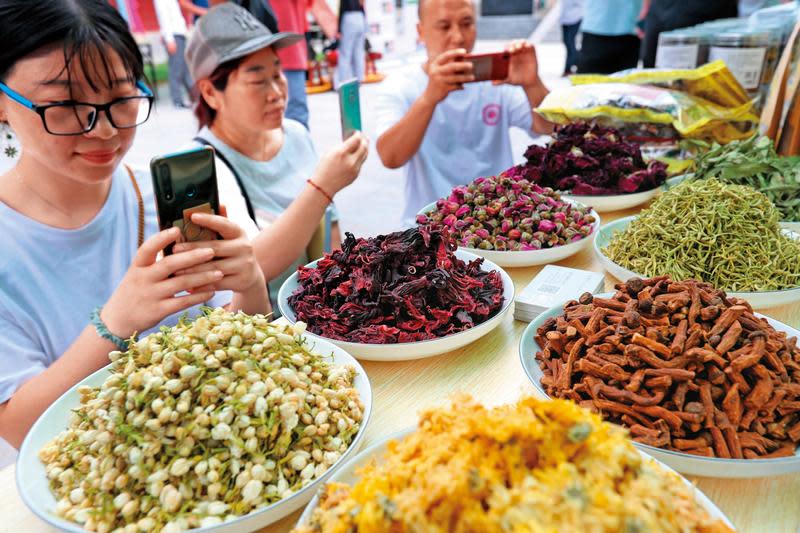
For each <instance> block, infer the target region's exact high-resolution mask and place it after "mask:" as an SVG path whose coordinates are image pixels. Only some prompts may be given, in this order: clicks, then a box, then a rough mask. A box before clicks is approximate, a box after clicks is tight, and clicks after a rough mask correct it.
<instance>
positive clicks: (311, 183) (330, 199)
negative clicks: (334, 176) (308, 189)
mask: <svg viewBox="0 0 800 533" xmlns="http://www.w3.org/2000/svg"><path fill="white" fill-rule="evenodd" d="M306 183H308V184H309V185H311V186H312V187H314V188H315V189H317V190H318V191H319V192H320V193H321V194H322V196H324V197H325V198H327V199H328V202H330V203H333V197H332V196H331V195H330V194H328V193H326V192H325V191H324V190H322V187H320V186H319V185H317V184H316V183H314V182H313V181H311V180H310V179H307V180H306Z"/></svg>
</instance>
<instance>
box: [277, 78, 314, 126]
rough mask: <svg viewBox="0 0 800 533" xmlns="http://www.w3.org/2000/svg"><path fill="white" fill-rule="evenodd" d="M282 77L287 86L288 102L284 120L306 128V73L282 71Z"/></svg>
mask: <svg viewBox="0 0 800 533" xmlns="http://www.w3.org/2000/svg"><path fill="white" fill-rule="evenodd" d="M283 75H284V76H286V81H287V82H288V84H289V102H288V103H287V104H286V113H285V116H286V118H291V119H293V120H296V121H297V122H299V123H300V124H302V125H303V126H305V127H306V129H309V128H308V101H307V100H306V71H305V70H284V71H283Z"/></svg>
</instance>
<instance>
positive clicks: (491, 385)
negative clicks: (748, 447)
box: [0, 209, 800, 533]
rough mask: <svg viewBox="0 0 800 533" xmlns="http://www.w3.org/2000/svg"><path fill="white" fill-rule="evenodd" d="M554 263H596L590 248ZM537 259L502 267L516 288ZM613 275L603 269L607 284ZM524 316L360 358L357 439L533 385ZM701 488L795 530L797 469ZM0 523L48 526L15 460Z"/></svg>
mask: <svg viewBox="0 0 800 533" xmlns="http://www.w3.org/2000/svg"><path fill="white" fill-rule="evenodd" d="M636 212H638V209H634V210H630V211H620V212H616V213H607V214H605V216H603V217H602V218H603V221H604V222H609V221H611V220H615V219H617V218H621V217H623V216H629V215H632V214H636ZM559 264H561V265H563V266H567V267H574V268H581V269H586V270H594V271H597V272H600V271H602V268H601V267H600V264H599V262H598V261H597V259H596V258H595V256H594V253H593V251H592V249H591V248H589V249H587V250H585V251H583V252H581V253H580V254H577V255H575V256H573V257H571V258H568V259H566V260H564V261H561V262H560V263H559ZM540 269H541V267H530V268H516V269H509V270H508V273H509V274H510V276H511V278H512V279H513V280H514V285H515V287H516V290H517V291H520V290H522V288H523V287H525V285H526V284H527V283H528V282H529V281H530V280H531V279H533V277H534V276H535V275H536V274H537V273H538V272H539V270H540ZM614 283H615V280H613V278H610V277H608V276H606V288H607V289H611V288H612V286H613V284H614ZM765 314H768V315H770V316H772V317H775V318H777V319H778V320H781V321H782V322H785V323H787V324H789V325H791V326H793V327H796V328H800V305H794V306H784V307H780V308H775V309H770V310H768V311H767V312H766V313H765ZM526 326H527V323H524V322H519V321H515V320H514V318H513V316H511V315H509V316H508V317H506V318H505V319H504V320H503V322H502V323H501V324H500V325H499V326H498V327H497V329H495V330H494V331H493V332H491V333H490V334H488V335H486V336H485V337H483V338H482V339H480V340H478V341H476V342H474V343H472V344H471V345H469V346H467V347H466V348H463V349H461V350H458V351H455V352H453V353H450V354H447V355H444V356H439V357H431V358H428V359H422V360H418V361H407V362H397V363H377V362H370V361H362V365H363V366H364V368H365V369H366V371H367V374H368V375H369V379H370V382H371V383H372V388H373V395H374V398H373V401H374V403H373V410H372V420H371V421H370V423H369V426H368V428H367V433H366V439H365V444H364V446H368V445H369V444H371V443H373V442H376V441H378V440H380V439H381V438H383V437H385V436H387V435H390V434H392V433H394V432H396V431H399V430H401V429H404V428H407V427H410V426H413V425H414V424H415V423H416V420H417V413H418V412H419V411H420V410H422V409H425V408H427V407H430V406H435V405H441V404H444V403H446V401H447V399H448V397H449V396H450V395H451V394H452V393H454V392H457V391H463V392H467V393H469V394H471V395H472V396H474V397H475V398H476V399H478V400H480V401H481V402H483V403H484V404H486V405H498V404H502V403H508V402H513V401H516V400H517V399H518V398H519V396H520V395H521V394H531V393H533V392H534V388H533V386H532V385H531V384H530V383H529V382H528V380H527V378H526V376H525V373H524V372H523V370H522V367H521V365H520V362H519V353H518V344H519V338H520V335H521V334H522V331H523V330H524V329H525V327H526ZM693 481H696V482H697V485H698V486H699V487H700V489H701V490H703V492H705V494H706V495H707V496H708V497H709V498H711V499H712V500H713V501H714V502H715V503H716V504H717V505H718V506H719V507H720V509H722V511H723V512H724V513H725V514H726V515H727V516H728V517H729V518H730V519H731V521H732V522H733V524H734V525H735V526H736V528H737V530H738V531H740V532H742V533H749V532H752V533H763V532H769V533H783V532H786V533H789V532H791V533H797V532H800V474H792V475H785V476H780V477H774V478H762V479H746V480H735V479H709V478H693ZM299 515H300V511H298V512H296V513H294V514H292V515H291V516H288V517H287V518H285V519H283V520H281V521H280V522H278V523H276V524H273V525H272V526H271V527H269V528H266V529H265V530H264V531H267V532H269V533H273V532H274V533H283V532H286V531H289V530H290V529H291V528H292V526H293V525H294V524H295V523H296V521H297V518H298V517H299ZM0 517H2V522H1V523H0V530H8V531H12V530H13V531H16V532H26V533H27V532H38V531H51V528H50V527H49V526H47V525H46V524H45V523H43V522H41V521H39V520H38V519H37V518H36V517H35V516H34V515H33V514H32V513H31V512H30V511H29V510H28V509H27V507H25V505H24V504H23V503H22V501H21V500H20V498H19V494H18V493H17V490H16V484H15V480H14V467H13V466H12V467H8V468H6V469H4V470H3V471H0Z"/></svg>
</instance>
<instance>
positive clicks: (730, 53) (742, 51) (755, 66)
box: [708, 46, 767, 91]
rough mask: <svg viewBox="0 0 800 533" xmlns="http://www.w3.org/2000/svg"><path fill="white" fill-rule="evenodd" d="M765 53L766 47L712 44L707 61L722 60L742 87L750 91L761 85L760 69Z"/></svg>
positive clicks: (762, 65)
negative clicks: (732, 46) (733, 46)
mask: <svg viewBox="0 0 800 533" xmlns="http://www.w3.org/2000/svg"><path fill="white" fill-rule="evenodd" d="M766 55H767V49H766V48H728V47H722V46H712V47H711V50H710V51H709V53H708V61H709V62H711V61H716V60H717V59H721V60H723V61H724V62H725V64H726V65H728V69H729V70H730V71H731V73H733V75H734V76H735V77H736V79H737V80H739V83H741V84H742V87H744V88H745V90H747V91H752V90H755V89H758V86H759V85H761V69H762V68H763V67H764V58H765V57H766Z"/></svg>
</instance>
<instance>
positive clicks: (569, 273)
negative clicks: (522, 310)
mask: <svg viewBox="0 0 800 533" xmlns="http://www.w3.org/2000/svg"><path fill="white" fill-rule="evenodd" d="M603 280H604V278H603V274H600V273H598V272H589V271H586V270H578V269H575V268H566V267H560V266H555V265H547V266H545V267H544V268H543V269H542V271H541V272H539V274H537V275H536V277H535V278H533V281H531V282H530V283H529V284H528V285H527V286H526V287H525V288H524V289H523V290H522V292H521V293H520V294H519V296H517V298H516V301H517V302H518V303H519V304H520V306H521V307H537V308H542V309H547V308H550V307H554V306H556V305H560V304H562V303H564V302H566V301H567V300H572V299H576V298H578V297H580V295H581V294H583V293H584V292H592V293H594V292H597V291H598V290H601V289H602V287H603Z"/></svg>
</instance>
